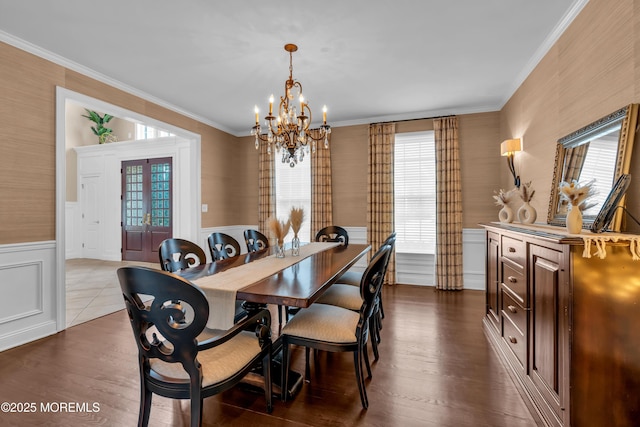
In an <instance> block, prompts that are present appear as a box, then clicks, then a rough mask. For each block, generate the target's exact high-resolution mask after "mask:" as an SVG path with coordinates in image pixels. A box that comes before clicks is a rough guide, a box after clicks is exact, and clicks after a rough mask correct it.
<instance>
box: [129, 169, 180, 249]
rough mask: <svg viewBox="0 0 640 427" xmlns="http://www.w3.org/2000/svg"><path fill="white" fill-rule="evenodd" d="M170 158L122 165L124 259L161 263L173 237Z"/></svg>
mask: <svg viewBox="0 0 640 427" xmlns="http://www.w3.org/2000/svg"><path fill="white" fill-rule="evenodd" d="M172 172H173V171H172V163H171V158H170V157H166V158H158V159H142V160H129V161H125V162H122V259H123V260H125V261H146V262H158V246H159V245H160V243H161V242H162V241H163V240H164V239H167V238H169V237H171V236H172V226H171V224H172V216H173V215H172V209H171V202H172V200H173V197H172V190H171V188H172V185H171V184H172V175H173V174H172Z"/></svg>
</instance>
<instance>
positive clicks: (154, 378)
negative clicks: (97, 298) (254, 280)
mask: <svg viewBox="0 0 640 427" xmlns="http://www.w3.org/2000/svg"><path fill="white" fill-rule="evenodd" d="M118 279H119V281H120V287H121V289H122V295H123V297H124V301H125V307H126V310H127V313H128V315H129V320H130V323H131V327H132V329H133V336H134V338H135V340H136V344H137V346H138V362H139V369H140V390H141V393H140V412H139V417H138V425H139V426H146V425H148V423H149V414H150V411H151V400H152V397H153V394H154V393H155V394H157V395H159V396H163V397H167V398H171V399H189V400H190V401H191V411H190V412H191V426H200V425H201V423H202V401H203V399H204V398H205V397H208V396H212V395H214V394H217V393H220V392H222V391H224V390H227V389H229V388H231V387H233V386H234V385H236V384H237V383H238V382H240V381H241V380H242V378H243V377H244V376H245V375H246V374H247V373H249V372H250V371H251V370H253V369H255V368H257V367H259V366H262V368H263V374H264V390H265V399H266V408H267V412H271V409H272V393H271V391H272V389H271V346H272V344H271V336H270V330H271V315H270V313H269V311H268V310H261V311H259V312H257V313H256V314H255V315H252V316H251V317H247V318H245V319H244V320H242V321H241V322H239V323H236V324H235V325H234V326H233V327H232V328H231V329H229V330H227V331H223V332H222V333H220V334H217V335H216V336H214V337H211V338H208V339H201V338H200V337H202V336H204V335H203V334H201V333H202V331H203V330H204V328H205V325H206V324H207V321H208V319H209V303H208V301H207V299H206V297H205V295H204V293H203V292H202V290H201V289H200V288H198V287H197V286H195V285H193V284H192V283H191V282H189V281H187V280H185V279H183V278H181V277H179V276H176V275H174V274H171V273H169V272H166V271H160V270H155V269H151V268H146V267H123V268H120V269H119V270H118ZM149 297H151V299H150V300H149Z"/></svg>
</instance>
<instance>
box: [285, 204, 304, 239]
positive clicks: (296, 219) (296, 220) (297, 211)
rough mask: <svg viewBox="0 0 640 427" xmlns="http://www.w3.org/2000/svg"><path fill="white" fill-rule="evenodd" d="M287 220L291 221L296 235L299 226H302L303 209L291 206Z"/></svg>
mask: <svg viewBox="0 0 640 427" xmlns="http://www.w3.org/2000/svg"><path fill="white" fill-rule="evenodd" d="M289 221H291V228H292V229H293V232H294V233H295V235H296V236H297V235H298V232H299V231H300V227H302V222H303V221H304V210H303V209H302V208H291V212H290V213H289Z"/></svg>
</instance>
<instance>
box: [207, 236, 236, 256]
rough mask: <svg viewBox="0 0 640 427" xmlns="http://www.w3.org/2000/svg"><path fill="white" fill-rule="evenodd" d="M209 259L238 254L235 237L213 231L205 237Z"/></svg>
mask: <svg viewBox="0 0 640 427" xmlns="http://www.w3.org/2000/svg"><path fill="white" fill-rule="evenodd" d="M207 243H208V244H209V251H210V252H211V259H212V260H213V261H220V260H222V259H227V258H231V257H234V256H237V255H240V244H239V243H238V241H237V240H236V239H234V238H233V237H231V236H229V235H228V234H225V233H219V232H214V233H211V234H209V237H208V238H207Z"/></svg>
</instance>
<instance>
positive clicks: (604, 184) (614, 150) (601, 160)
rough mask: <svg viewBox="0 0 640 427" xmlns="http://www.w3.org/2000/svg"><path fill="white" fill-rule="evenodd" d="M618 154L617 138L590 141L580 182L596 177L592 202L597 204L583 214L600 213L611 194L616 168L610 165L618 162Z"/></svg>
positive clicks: (583, 182)
mask: <svg viewBox="0 0 640 427" xmlns="http://www.w3.org/2000/svg"><path fill="white" fill-rule="evenodd" d="M617 155H618V144H617V139H616V140H614V141H611V140H609V139H605V138H600V139H595V140H593V141H591V142H590V143H589V149H588V150H587V156H586V157H585V159H584V164H583V165H582V173H581V174H580V179H579V183H580V184H586V183H587V182H589V181H591V180H592V179H595V189H596V195H595V196H594V197H593V198H592V199H590V202H591V203H596V205H595V206H594V207H592V208H590V209H587V210H586V211H584V212H583V214H585V215H598V212H599V211H600V208H601V207H602V204H603V203H604V201H605V199H606V198H607V196H608V195H609V190H610V189H611V187H612V186H613V173H614V170H613V168H611V167H610V166H609V165H615V164H616V156H617Z"/></svg>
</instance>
